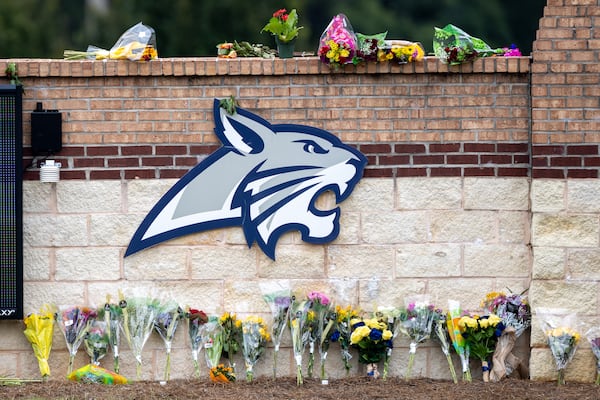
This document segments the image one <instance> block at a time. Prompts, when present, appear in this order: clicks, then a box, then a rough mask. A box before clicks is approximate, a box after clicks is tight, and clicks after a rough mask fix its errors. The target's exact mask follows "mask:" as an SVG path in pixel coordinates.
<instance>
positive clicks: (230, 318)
mask: <svg viewBox="0 0 600 400" xmlns="http://www.w3.org/2000/svg"><path fill="white" fill-rule="evenodd" d="M219 323H220V324H221V326H222V327H223V351H222V353H221V355H222V357H224V358H226V359H227V360H229V366H230V367H232V369H233V370H234V371H235V362H234V361H233V356H234V355H235V354H237V352H238V351H240V346H241V341H242V321H240V320H239V319H237V316H236V315H235V314H232V313H229V312H226V313H223V315H221V317H220V318H219Z"/></svg>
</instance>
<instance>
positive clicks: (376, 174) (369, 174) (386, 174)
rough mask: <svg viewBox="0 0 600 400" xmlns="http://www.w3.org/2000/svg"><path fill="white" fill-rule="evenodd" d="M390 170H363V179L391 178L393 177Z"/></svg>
mask: <svg viewBox="0 0 600 400" xmlns="http://www.w3.org/2000/svg"><path fill="white" fill-rule="evenodd" d="M393 172H394V171H393V169H392V168H377V169H375V168H367V169H365V171H364V173H363V176H364V177H365V178H391V177H392V176H394V173H393Z"/></svg>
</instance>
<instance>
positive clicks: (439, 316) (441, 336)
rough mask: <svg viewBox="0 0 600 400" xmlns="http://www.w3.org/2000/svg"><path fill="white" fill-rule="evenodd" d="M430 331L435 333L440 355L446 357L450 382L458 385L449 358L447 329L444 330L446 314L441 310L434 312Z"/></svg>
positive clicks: (452, 364)
mask: <svg viewBox="0 0 600 400" xmlns="http://www.w3.org/2000/svg"><path fill="white" fill-rule="evenodd" d="M431 329H432V331H433V333H435V336H434V338H435V339H436V340H437V342H438V343H439V344H440V348H441V349H442V353H444V355H445V356H446V360H447V361H448V368H449V369H450V375H451V376H452V381H453V382H454V383H458V378H457V377H456V370H455V369H454V363H453V362H452V357H451V356H450V336H449V334H448V329H447V328H446V314H445V313H444V312H443V311H442V310H440V309H436V310H435V315H434V318H433V326H432V328H431Z"/></svg>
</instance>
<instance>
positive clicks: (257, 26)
mask: <svg viewBox="0 0 600 400" xmlns="http://www.w3.org/2000/svg"><path fill="white" fill-rule="evenodd" d="M545 5H546V0H530V1H525V2H523V1H517V0H487V1H481V0H462V1H458V0H406V1H398V0H370V1H364V0H340V1H333V2H323V1H320V0H277V1H275V0H265V1H260V2H256V1H254V2H252V1H246V0H219V1H195V0H173V1H170V2H164V1H156V0H104V1H102V0H96V1H81V0H19V1H0V32H2V35H0V58H29V57H37V58H62V54H63V51H64V50H65V49H78V50H85V49H86V48H87V46H88V45H95V46H98V47H101V48H110V47H112V45H113V44H114V43H115V42H116V41H117V39H118V38H119V36H120V35H121V34H122V33H123V32H124V31H125V30H127V29H128V28H130V27H131V26H133V25H135V24H137V23H138V22H143V23H144V24H146V25H149V26H151V27H152V28H154V29H155V31H156V37H157V46H158V55H159V57H184V56H214V55H216V52H215V45H216V44H218V43H222V42H233V41H234V40H237V41H238V42H242V41H247V42H249V43H264V44H265V45H267V46H273V45H274V41H273V39H272V38H271V37H267V35H265V34H264V33H261V28H262V27H263V26H264V23H265V21H267V20H268V19H269V18H270V17H271V15H272V14H273V11H274V10H277V9H280V8H286V9H288V10H291V9H294V8H295V9H297V11H298V15H299V19H300V21H301V23H302V26H303V27H304V28H303V29H302V34H301V35H299V37H298V39H297V42H296V50H299V51H307V52H316V49H317V47H318V42H319V37H320V36H321V33H322V32H323V30H324V29H325V27H326V26H327V24H328V23H329V21H330V20H331V18H332V17H333V16H334V15H336V14H338V13H344V14H346V15H347V16H348V18H349V19H350V22H351V23H352V25H353V27H354V30H355V31H356V32H361V33H364V34H367V35H370V34H374V33H378V32H385V31H388V35H387V37H388V38H389V39H405V40H410V41H416V42H421V43H422V45H423V46H424V48H425V51H426V52H431V50H432V49H431V47H432V38H433V32H434V30H433V28H434V26H445V25H447V24H454V25H457V26H460V27H461V28H462V29H463V30H465V31H466V32H468V33H469V34H471V35H473V36H475V37H479V38H481V39H482V40H485V42H486V43H488V44H489V45H490V46H491V47H493V48H496V47H504V46H509V45H510V44H511V43H515V44H516V45H517V46H518V47H519V48H520V49H521V51H522V52H523V54H529V52H530V51H531V47H532V43H533V40H534V39H535V31H536V30H537V28H538V23H539V18H541V16H542V11H543V7H544V6H545Z"/></svg>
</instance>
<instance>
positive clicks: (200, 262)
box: [191, 245, 258, 280]
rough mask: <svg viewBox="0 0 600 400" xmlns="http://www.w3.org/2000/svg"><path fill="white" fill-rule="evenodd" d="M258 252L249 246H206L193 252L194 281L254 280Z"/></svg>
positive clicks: (192, 268)
mask: <svg viewBox="0 0 600 400" xmlns="http://www.w3.org/2000/svg"><path fill="white" fill-rule="evenodd" d="M257 269H258V268H257V260H256V250H254V249H248V246H241V245H240V246H204V247H197V248H194V249H193V250H191V274H192V279H233V280H240V279H241V280H244V279H253V278H255V277H256V273H257Z"/></svg>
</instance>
